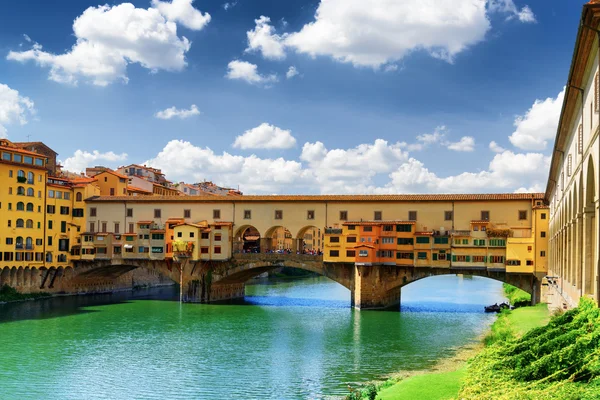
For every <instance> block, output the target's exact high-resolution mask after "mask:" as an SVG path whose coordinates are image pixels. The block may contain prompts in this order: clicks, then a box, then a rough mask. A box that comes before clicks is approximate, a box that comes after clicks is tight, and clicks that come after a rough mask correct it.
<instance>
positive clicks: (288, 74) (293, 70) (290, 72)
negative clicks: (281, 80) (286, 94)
mask: <svg viewBox="0 0 600 400" xmlns="http://www.w3.org/2000/svg"><path fill="white" fill-rule="evenodd" d="M298 74H299V72H298V70H297V69H296V67H294V66H293V65H292V66H291V67H289V68H288V70H287V72H286V73H285V77H286V78H287V79H292V78H293V77H295V76H296V75H298Z"/></svg>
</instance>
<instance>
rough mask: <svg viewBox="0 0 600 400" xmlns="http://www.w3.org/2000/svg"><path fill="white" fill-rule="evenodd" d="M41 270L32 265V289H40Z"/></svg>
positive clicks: (30, 281) (30, 284) (30, 285)
mask: <svg viewBox="0 0 600 400" xmlns="http://www.w3.org/2000/svg"><path fill="white" fill-rule="evenodd" d="M40 282H41V280H40V270H39V269H37V268H35V267H31V275H30V280H29V287H30V288H31V289H39V288H40Z"/></svg>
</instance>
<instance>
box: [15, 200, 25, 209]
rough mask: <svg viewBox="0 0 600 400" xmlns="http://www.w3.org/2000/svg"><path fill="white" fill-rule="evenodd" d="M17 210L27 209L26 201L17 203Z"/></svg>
mask: <svg viewBox="0 0 600 400" xmlns="http://www.w3.org/2000/svg"><path fill="white" fill-rule="evenodd" d="M17 211H25V203H23V202H22V201H20V202H18V203H17Z"/></svg>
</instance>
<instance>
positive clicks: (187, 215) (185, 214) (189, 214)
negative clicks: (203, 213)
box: [183, 210, 192, 218]
mask: <svg viewBox="0 0 600 400" xmlns="http://www.w3.org/2000/svg"><path fill="white" fill-rule="evenodd" d="M183 218H192V210H183Z"/></svg>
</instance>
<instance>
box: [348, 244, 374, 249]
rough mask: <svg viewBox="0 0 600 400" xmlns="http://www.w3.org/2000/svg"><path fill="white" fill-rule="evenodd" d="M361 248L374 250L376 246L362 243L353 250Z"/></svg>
mask: <svg viewBox="0 0 600 400" xmlns="http://www.w3.org/2000/svg"><path fill="white" fill-rule="evenodd" d="M359 247H368V248H370V249H374V248H375V246H372V245H370V244H365V243H361V244H357V245H356V246H354V247H353V249H358V248H359Z"/></svg>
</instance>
